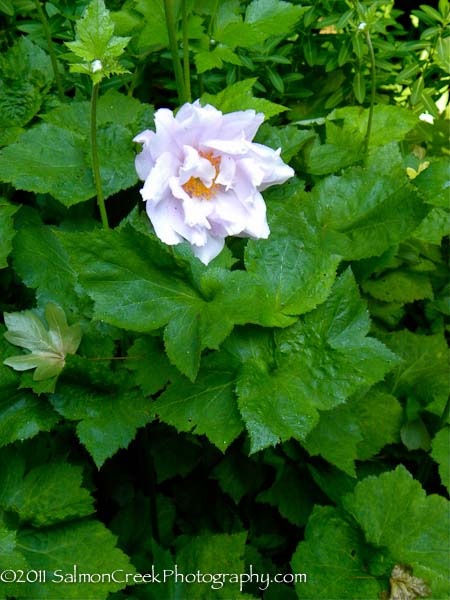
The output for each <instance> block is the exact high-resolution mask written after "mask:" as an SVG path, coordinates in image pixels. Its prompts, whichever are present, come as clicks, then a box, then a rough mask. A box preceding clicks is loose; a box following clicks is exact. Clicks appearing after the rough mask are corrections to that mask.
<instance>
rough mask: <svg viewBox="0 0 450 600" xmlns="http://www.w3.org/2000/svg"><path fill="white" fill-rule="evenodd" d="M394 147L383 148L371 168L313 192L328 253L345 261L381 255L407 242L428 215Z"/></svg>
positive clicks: (326, 183)
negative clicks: (398, 244) (339, 256)
mask: <svg viewBox="0 0 450 600" xmlns="http://www.w3.org/2000/svg"><path fill="white" fill-rule="evenodd" d="M399 159H400V156H399V154H398V150H397V148H396V147H390V146H388V147H387V148H382V149H381V151H380V152H379V153H378V154H377V155H373V156H372V162H371V164H370V165H369V166H368V168H365V169H362V168H359V167H357V168H351V169H349V170H348V171H346V172H345V173H344V175H342V176H341V177H336V176H330V177H327V178H325V179H323V180H322V181H320V182H319V183H318V184H317V185H316V186H315V187H314V189H313V191H312V192H311V202H312V203H313V204H314V206H315V211H316V218H317V221H318V224H319V225H320V227H321V228H322V232H323V236H324V239H323V244H325V248H327V249H328V251H329V252H331V251H332V250H334V252H335V253H337V254H338V253H339V254H341V256H342V257H344V258H345V259H347V260H348V259H353V260H355V259H362V258H367V257H370V256H379V255H380V254H382V253H383V252H384V251H385V250H387V249H388V248H389V247H390V246H393V245H395V244H397V243H399V242H400V241H402V240H404V239H406V238H407V237H408V236H409V235H410V234H411V233H412V232H413V231H414V230H415V229H416V227H417V226H418V225H419V223H420V222H421V221H422V219H423V218H424V217H425V215H426V214H427V212H428V210H427V208H426V207H425V206H424V205H423V203H422V202H421V200H420V198H418V196H417V195H416V194H415V193H414V190H413V189H412V187H411V186H410V184H409V183H408V179H407V177H406V173H405V171H404V169H403V166H402V165H401V164H400V163H399Z"/></svg>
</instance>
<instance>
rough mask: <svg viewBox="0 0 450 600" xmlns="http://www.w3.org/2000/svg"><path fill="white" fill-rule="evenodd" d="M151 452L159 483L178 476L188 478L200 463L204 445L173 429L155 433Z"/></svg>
mask: <svg viewBox="0 0 450 600" xmlns="http://www.w3.org/2000/svg"><path fill="white" fill-rule="evenodd" d="M150 452H151V454H152V457H153V461H154V464H155V471H156V475H157V481H158V483H162V482H163V481H166V480H167V479H171V478H172V477H175V476H176V475H181V476H182V477H186V475H187V474H188V473H190V472H191V471H192V470H193V469H194V468H195V467H196V466H197V464H198V463H199V462H200V460H201V459H202V455H203V449H202V445H201V444H199V443H198V440H197V439H195V438H190V439H189V436H181V435H179V434H178V433H177V432H176V431H175V429H173V428H172V427H165V426H164V427H162V428H161V429H158V430H157V431H153V433H152V435H151V437H150Z"/></svg>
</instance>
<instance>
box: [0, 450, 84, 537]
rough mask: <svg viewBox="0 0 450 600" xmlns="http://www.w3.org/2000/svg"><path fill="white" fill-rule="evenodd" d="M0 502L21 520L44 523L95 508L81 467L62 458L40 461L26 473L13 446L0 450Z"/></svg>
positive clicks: (41, 524)
mask: <svg viewBox="0 0 450 600" xmlns="http://www.w3.org/2000/svg"><path fill="white" fill-rule="evenodd" d="M0 457H1V460H2V464H4V465H5V468H4V469H3V470H2V472H1V474H0V484H1V492H0V506H2V507H3V508H4V509H5V510H9V511H14V512H15V513H17V515H18V516H19V518H20V520H21V521H22V522H25V523H30V524H31V525H33V526H34V527H45V526H47V525H53V524H55V523H57V522H59V521H67V520H71V519H74V518H75V517H85V516H87V515H90V514H92V513H93V512H94V507H93V498H92V497H91V495H90V494H89V492H88V491H87V490H86V489H84V488H83V487H82V468H81V467H78V466H74V465H71V464H69V463H67V462H65V461H63V460H61V459H60V460H52V461H50V462H48V463H44V464H40V465H38V466H36V467H34V468H32V469H31V470H28V471H27V473H26V474H25V460H24V458H23V456H21V455H20V453H19V452H18V451H17V450H15V449H13V448H6V449H4V450H2V451H1V452H0Z"/></svg>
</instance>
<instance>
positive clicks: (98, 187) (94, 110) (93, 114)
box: [91, 83, 109, 229]
mask: <svg viewBox="0 0 450 600" xmlns="http://www.w3.org/2000/svg"><path fill="white" fill-rule="evenodd" d="M98 87H99V84H98V83H94V85H93V86H92V96H91V151H92V170H93V172H94V180H95V189H96V191H97V204H98V208H99V210H100V216H101V219H102V224H103V227H104V228H105V229H109V223H108V215H107V214H106V207H105V199H104V197H103V189H102V180H101V178H100V164H99V161H98V148H97V99H98Z"/></svg>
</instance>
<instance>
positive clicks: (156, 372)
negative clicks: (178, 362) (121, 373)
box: [125, 337, 176, 396]
mask: <svg viewBox="0 0 450 600" xmlns="http://www.w3.org/2000/svg"><path fill="white" fill-rule="evenodd" d="M125 365H126V367H127V369H129V370H130V371H131V372H132V373H133V376H134V381H135V382H136V383H137V385H139V387H140V388H141V390H142V391H143V393H144V395H145V396H149V395H151V394H154V393H156V392H158V391H159V390H160V389H162V388H163V387H164V386H165V385H166V383H167V382H168V381H169V379H172V378H174V377H175V376H176V370H175V369H174V368H173V367H172V366H171V365H170V363H169V361H168V360H167V357H166V355H165V354H164V352H163V351H162V349H161V344H160V343H159V342H158V340H157V339H155V338H151V337H141V338H138V339H137V340H136V341H135V342H134V343H133V345H132V346H131V347H130V349H129V350H128V359H127V361H126V363H125Z"/></svg>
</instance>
